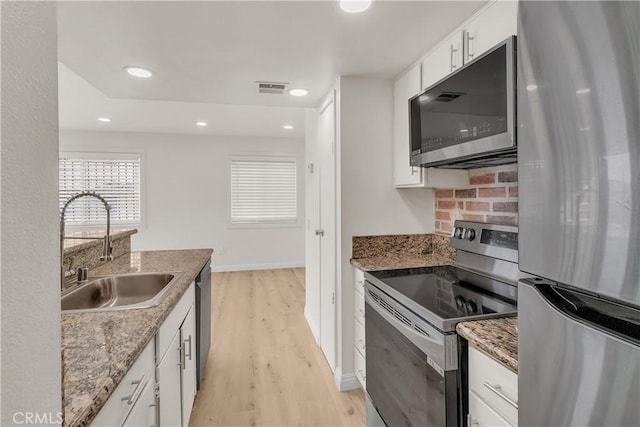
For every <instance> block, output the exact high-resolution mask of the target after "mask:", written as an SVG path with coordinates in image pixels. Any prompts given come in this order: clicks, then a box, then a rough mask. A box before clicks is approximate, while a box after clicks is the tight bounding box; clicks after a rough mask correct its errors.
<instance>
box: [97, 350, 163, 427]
mask: <svg viewBox="0 0 640 427" xmlns="http://www.w3.org/2000/svg"><path fill="white" fill-rule="evenodd" d="M154 365H155V341H154V340H153V339H152V340H151V342H150V343H149V344H147V347H145V349H144V350H143V351H142V354H140V356H139V357H138V360H136V362H135V363H134V364H133V366H132V367H131V369H129V372H127V375H125V376H124V378H123V379H122V381H120V384H118V387H116V389H115V390H114V391H113V394H112V395H111V397H110V398H109V400H107V402H106V403H105V404H104V406H103V407H102V409H101V410H100V412H98V415H97V416H96V418H95V419H94V420H93V422H92V424H91V425H93V426H105V427H107V426H108V427H113V426H123V425H126V426H128V425H134V424H132V423H131V422H130V421H129V420H134V419H136V420H137V419H144V420H146V421H144V422H142V423H141V424H137V425H144V426H151V425H155V423H156V421H157V420H156V417H155V414H156V406H155V405H156V398H155V393H154V391H155V390H154V388H155V375H154V370H155V369H154Z"/></svg>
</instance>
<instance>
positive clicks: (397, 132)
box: [393, 65, 422, 187]
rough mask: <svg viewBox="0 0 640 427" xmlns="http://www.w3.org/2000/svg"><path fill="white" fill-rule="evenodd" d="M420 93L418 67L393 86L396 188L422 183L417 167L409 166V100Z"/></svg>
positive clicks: (394, 178) (394, 180) (394, 174)
mask: <svg viewBox="0 0 640 427" xmlns="http://www.w3.org/2000/svg"><path fill="white" fill-rule="evenodd" d="M419 92H420V65H416V66H415V67H413V68H412V69H410V70H409V71H408V72H407V73H405V74H404V75H403V76H402V77H400V78H399V79H398V80H396V82H395V83H394V84H393V182H394V184H395V186H396V187H405V186H415V185H419V184H420V183H421V181H422V177H421V171H420V169H421V168H419V167H415V166H409V98H411V97H413V96H414V95H417V94H418V93H419Z"/></svg>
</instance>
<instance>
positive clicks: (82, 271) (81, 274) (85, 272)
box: [77, 267, 89, 282]
mask: <svg viewBox="0 0 640 427" xmlns="http://www.w3.org/2000/svg"><path fill="white" fill-rule="evenodd" d="M87 280H89V269H88V268H87V267H80V268H79V269H78V278H77V281H78V282H86V281H87Z"/></svg>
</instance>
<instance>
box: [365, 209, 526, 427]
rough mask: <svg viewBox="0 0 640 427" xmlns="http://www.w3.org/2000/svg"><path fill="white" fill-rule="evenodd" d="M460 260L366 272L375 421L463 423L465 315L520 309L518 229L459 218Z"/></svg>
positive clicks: (454, 241) (371, 416)
mask: <svg viewBox="0 0 640 427" xmlns="http://www.w3.org/2000/svg"><path fill="white" fill-rule="evenodd" d="M450 244H451V246H453V247H455V248H456V250H457V251H456V262H455V264H454V265H452V266H439V267H425V268H415V269H403V270H385V271H374V272H365V280H366V282H365V289H366V292H365V302H366V305H365V317H366V325H367V327H366V342H367V361H366V363H367V425H368V426H379V425H383V424H386V425H387V426H389V427H392V426H393V427H395V426H400V425H402V426H447V427H451V426H458V425H463V419H462V417H461V415H460V414H461V405H460V402H461V400H462V394H463V393H462V392H461V381H460V376H459V375H458V368H459V365H460V361H459V357H460V355H459V351H458V346H459V344H458V337H457V335H456V332H455V327H456V324H457V323H458V322H461V321H468V320H479V319H487V318H492V317H508V316H514V315H516V313H517V308H516V300H517V289H518V288H517V283H518V277H519V270H518V230H517V228H516V227H513V226H505V225H493V224H484V223H477V222H466V221H456V223H455V228H454V231H453V234H452V237H451V243H450Z"/></svg>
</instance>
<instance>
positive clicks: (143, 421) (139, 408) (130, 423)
mask: <svg viewBox="0 0 640 427" xmlns="http://www.w3.org/2000/svg"><path fill="white" fill-rule="evenodd" d="M157 408H158V404H157V402H156V388H155V382H154V381H153V378H152V379H151V381H149V382H147V384H146V386H144V387H143V389H142V393H140V399H138V403H137V404H136V406H135V407H134V408H133V409H132V410H131V412H130V413H129V416H128V417H127V419H126V421H125V422H124V424H123V425H122V427H140V426H157V425H158V410H157Z"/></svg>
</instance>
